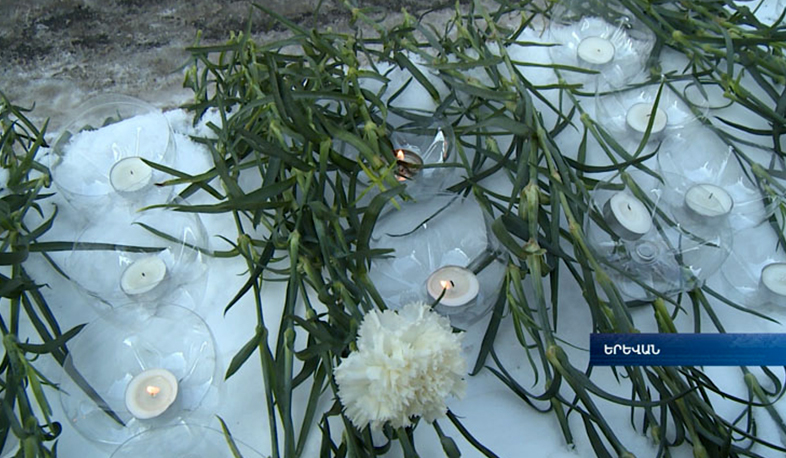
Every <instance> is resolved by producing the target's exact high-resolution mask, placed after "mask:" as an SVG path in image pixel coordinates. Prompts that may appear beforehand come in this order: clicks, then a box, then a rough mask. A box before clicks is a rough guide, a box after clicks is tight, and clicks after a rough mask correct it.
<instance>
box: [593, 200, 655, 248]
mask: <svg viewBox="0 0 786 458" xmlns="http://www.w3.org/2000/svg"><path fill="white" fill-rule="evenodd" d="M603 218H604V219H605V220H606V222H607V223H608V224H609V226H611V230H612V231H614V233H615V234H617V235H618V236H619V237H620V238H623V239H626V240H637V239H640V238H641V237H642V236H643V235H644V234H646V233H647V232H649V231H650V228H652V216H651V215H650V212H649V210H647V207H646V206H645V205H644V204H643V203H641V201H640V200H638V199H636V198H635V197H633V196H632V195H630V194H628V193H625V192H622V191H621V192H618V193H616V194H614V195H613V196H611V199H609V200H608V201H606V204H605V205H604V206H603Z"/></svg>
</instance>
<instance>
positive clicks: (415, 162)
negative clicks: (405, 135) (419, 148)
mask: <svg viewBox="0 0 786 458" xmlns="http://www.w3.org/2000/svg"><path fill="white" fill-rule="evenodd" d="M422 166H423V159H422V158H421V157H420V155H418V154H417V153H415V152H414V151H410V150H406V149H399V150H398V151H396V177H397V179H398V181H404V180H410V179H412V178H413V177H414V176H415V175H417V173H418V171H419V170H420V168H421V167H422Z"/></svg>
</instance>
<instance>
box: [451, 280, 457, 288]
mask: <svg viewBox="0 0 786 458" xmlns="http://www.w3.org/2000/svg"><path fill="white" fill-rule="evenodd" d="M450 286H451V288H455V287H456V284H455V283H453V280H450Z"/></svg>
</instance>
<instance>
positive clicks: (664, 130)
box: [595, 84, 707, 144]
mask: <svg viewBox="0 0 786 458" xmlns="http://www.w3.org/2000/svg"><path fill="white" fill-rule="evenodd" d="M659 92H660V98H658V93H659ZM681 95H682V94H677V93H674V92H673V91H672V90H671V89H670V88H669V87H668V86H663V88H662V90H661V87H660V85H659V84H652V85H649V86H645V87H640V88H635V89H630V90H626V91H621V92H615V93H614V94H609V95H602V96H601V95H599V96H598V97H597V98H596V101H595V112H596V117H595V119H597V120H598V122H599V123H600V124H601V125H602V126H603V127H604V128H605V129H606V130H607V131H608V132H609V133H610V134H611V135H614V136H615V139H616V140H617V141H618V142H622V143H624V142H625V141H626V140H631V141H632V142H633V143H634V144H638V142H639V141H640V140H641V139H642V137H643V136H644V134H645V132H646V131H647V126H648V125H649V123H650V120H652V127H651V129H650V137H649V138H650V140H651V141H652V140H658V141H660V140H661V139H663V138H664V137H674V136H675V135H676V134H677V133H679V132H681V131H683V130H685V129H686V128H688V127H690V126H691V125H698V123H697V122H696V119H697V115H696V114H695V113H694V111H693V109H691V107H689V106H688V105H687V104H686V103H685V102H683V101H682V100H681V98H680V97H681ZM698 111H699V113H700V114H701V115H703V114H705V113H706V111H707V110H706V109H704V110H702V109H698ZM685 137H686V138H687V135H686V136H685Z"/></svg>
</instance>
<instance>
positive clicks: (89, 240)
mask: <svg viewBox="0 0 786 458" xmlns="http://www.w3.org/2000/svg"><path fill="white" fill-rule="evenodd" d="M208 250H209V246H208V236H207V231H206V229H205V228H204V226H203V225H202V222H201V220H200V218H199V216H198V215H196V214H189V213H184V212H176V211H173V210H170V209H163V208H161V209H152V210H148V211H145V212H143V213H142V214H140V215H138V216H137V217H136V218H135V219H129V218H128V215H127V214H126V213H125V212H123V211H122V210H118V211H117V213H116V214H112V213H108V214H107V218H106V219H105V220H104V221H102V222H95V223H93V224H90V225H88V226H87V228H86V229H85V230H84V231H83V232H82V233H81V234H80V235H79V236H78V237H77V240H76V243H75V245H74V248H73V250H72V251H71V252H63V253H53V255H52V257H53V259H54V261H55V262H57V263H58V265H59V266H60V267H61V268H62V269H63V271H64V272H66V273H67V274H68V276H69V278H70V279H71V280H72V281H73V282H74V283H76V284H77V285H78V286H79V287H80V288H81V289H83V290H84V291H85V292H86V293H87V294H89V295H91V296H93V297H96V298H98V299H100V300H101V301H103V302H104V303H106V304H109V305H110V306H116V305H122V304H124V303H127V302H154V301H156V300H159V299H167V298H168V299H170V300H174V299H175V298H176V299H177V300H178V301H180V302H181V303H185V302H184V301H183V299H182V298H180V297H177V295H186V296H189V297H190V300H191V301H192V303H193V306H192V308H196V307H197V306H198V305H199V301H200V300H201V297H202V296H203V294H202V291H203V290H204V287H205V281H203V279H204V277H205V275H207V266H206V263H205V259H204V255H203V252H207V251H208Z"/></svg>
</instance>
